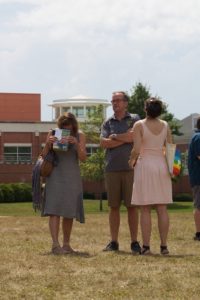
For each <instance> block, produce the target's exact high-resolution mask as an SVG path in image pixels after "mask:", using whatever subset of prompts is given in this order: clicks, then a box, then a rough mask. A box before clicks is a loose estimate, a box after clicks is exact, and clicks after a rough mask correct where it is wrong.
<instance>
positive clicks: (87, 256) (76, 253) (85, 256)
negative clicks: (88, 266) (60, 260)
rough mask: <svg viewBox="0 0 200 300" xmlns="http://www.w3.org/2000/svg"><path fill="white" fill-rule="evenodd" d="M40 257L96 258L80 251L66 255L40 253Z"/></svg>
mask: <svg viewBox="0 0 200 300" xmlns="http://www.w3.org/2000/svg"><path fill="white" fill-rule="evenodd" d="M40 255H42V256H46V255H51V256H55V257H64V256H74V257H76V256H78V257H84V258H91V257H94V256H96V255H92V254H90V253H89V252H80V251H75V252H73V253H65V254H53V253H52V252H44V253H40Z"/></svg>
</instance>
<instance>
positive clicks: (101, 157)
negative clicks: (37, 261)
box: [80, 105, 105, 210]
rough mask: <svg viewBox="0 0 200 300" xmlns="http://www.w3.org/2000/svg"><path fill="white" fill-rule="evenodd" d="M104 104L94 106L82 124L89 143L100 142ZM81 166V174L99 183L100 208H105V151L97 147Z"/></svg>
mask: <svg viewBox="0 0 200 300" xmlns="http://www.w3.org/2000/svg"><path fill="white" fill-rule="evenodd" d="M103 109H104V108H103V106H102V105H99V106H97V107H93V109H92V111H91V112H90V113H89V114H88V120H86V121H85V122H84V123H82V124H81V129H82V130H83V132H84V133H85V134H86V139H87V143H94V144H99V136H100V130H101V124H102V123H103V121H104V114H103ZM80 166H81V176H82V177H83V178H84V179H86V180H90V181H93V182H97V183H98V184H99V189H100V191H101V192H100V195H99V198H100V205H99V207H100V210H103V203H102V191H103V184H104V167H105V151H104V150H103V149H102V148H97V151H96V153H93V154H92V155H90V156H89V157H88V158H87V160H86V161H85V162H84V163H81V164H80Z"/></svg>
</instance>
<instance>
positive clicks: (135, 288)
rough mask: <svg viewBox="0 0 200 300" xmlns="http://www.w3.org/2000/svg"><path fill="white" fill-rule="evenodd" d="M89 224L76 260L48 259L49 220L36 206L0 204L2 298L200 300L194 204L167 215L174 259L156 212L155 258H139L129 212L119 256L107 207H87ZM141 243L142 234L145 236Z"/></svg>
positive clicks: (77, 231) (79, 232)
mask: <svg viewBox="0 0 200 300" xmlns="http://www.w3.org/2000/svg"><path fill="white" fill-rule="evenodd" d="M84 205H85V211H86V223H85V224H79V223H78V222H74V227H73V232H72V240H71V244H72V246H73V247H74V248H76V249H77V250H78V251H79V252H78V253H77V254H76V255H63V256H54V255H52V254H50V248H51V239H50V236H49V231H48V219H47V218H41V217H40V216H39V214H38V213H35V212H34V211H33V209H32V204H31V203H17V204H15V203H13V204H12V203H11V204H0V299H34V300H35V299H83V300H84V299H187V300H188V299H199V295H200V285H199V277H200V267H199V263H200V242H195V241H193V234H194V223H193V216H192V203H186V202H184V203H183V202H177V203H174V204H173V205H172V206H170V208H169V214H170V222H171V225H170V233H169V244H168V246H169V250H170V256H168V257H162V256H161V255H160V254H159V238H158V230H157V220H156V214H155V212H152V217H153V231H152V243H151V249H152V252H153V253H154V255H152V256H134V255H132V254H131V252H130V238H129V231H128V226H127V214H126V212H125V209H124V208H123V209H122V212H121V225H120V235H119V243H120V251H119V252H118V253H105V252H102V249H103V248H104V247H105V245H106V244H107V242H108V241H109V228H108V208H107V202H106V201H104V202H103V212H99V202H98V201H93V200H88V201H84ZM139 240H140V241H141V234H140V231H139Z"/></svg>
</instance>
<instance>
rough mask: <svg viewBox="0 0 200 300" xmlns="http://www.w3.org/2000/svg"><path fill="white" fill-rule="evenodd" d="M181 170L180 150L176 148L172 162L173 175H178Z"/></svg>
mask: <svg viewBox="0 0 200 300" xmlns="http://www.w3.org/2000/svg"><path fill="white" fill-rule="evenodd" d="M180 172H181V152H180V150H178V149H176V152H175V156H174V164H173V175H174V176H178V175H179V174H180Z"/></svg>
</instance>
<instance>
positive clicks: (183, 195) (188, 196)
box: [173, 193, 192, 202]
mask: <svg viewBox="0 0 200 300" xmlns="http://www.w3.org/2000/svg"><path fill="white" fill-rule="evenodd" d="M173 201H175V202H178V201H180V202H190V201H192V195H191V194H187V193H180V194H177V195H175V196H174V197H173Z"/></svg>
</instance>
